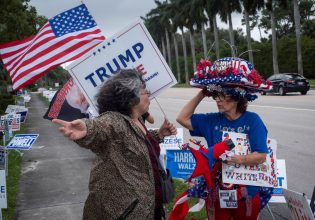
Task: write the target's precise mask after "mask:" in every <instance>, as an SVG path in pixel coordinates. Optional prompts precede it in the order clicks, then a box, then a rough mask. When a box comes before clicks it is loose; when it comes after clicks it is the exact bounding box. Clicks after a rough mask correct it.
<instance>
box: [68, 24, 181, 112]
mask: <svg viewBox="0 0 315 220" xmlns="http://www.w3.org/2000/svg"><path fill="white" fill-rule="evenodd" d="M128 68H134V69H137V70H138V71H139V72H141V73H142V74H143V79H144V80H145V82H146V85H147V88H148V89H149V90H150V92H151V94H152V97H154V96H156V95H157V94H158V93H160V92H161V91H162V90H163V89H165V88H169V87H171V86H173V85H175V84H176V83H177V81H176V79H175V77H174V75H173V73H172V71H171V70H170V68H169V67H168V65H167V63H166V61H165V60H164V58H163V56H162V55H161V53H160V51H159V49H158V47H157V46H156V44H155V43H154V41H153V39H152V37H151V36H150V34H149V32H148V30H147V29H146V27H145V26H144V24H143V22H142V21H137V22H135V23H133V24H131V25H130V26H128V27H126V28H124V29H123V30H121V31H120V32H119V33H117V34H115V35H114V36H113V37H111V38H108V39H106V40H105V41H104V42H103V43H102V44H100V45H99V46H97V47H96V48H95V49H93V50H92V51H90V52H88V53H87V54H85V55H84V56H82V57H81V58H80V59H78V60H76V61H75V62H73V63H72V64H70V65H69V66H68V67H67V69H68V71H69V72H70V74H71V75H72V77H73V79H74V80H75V82H76V84H77V85H78V86H79V87H80V89H81V91H82V92H83V93H84V95H85V97H86V98H87V100H88V102H89V104H90V105H91V106H92V107H93V109H94V110H95V112H98V111H97V108H96V105H95V101H96V100H95V96H96V94H97V93H98V90H99V88H100V86H101V85H102V83H103V82H105V81H106V80H107V79H109V78H110V77H111V76H114V75H115V73H116V72H117V71H118V70H120V69H128Z"/></svg>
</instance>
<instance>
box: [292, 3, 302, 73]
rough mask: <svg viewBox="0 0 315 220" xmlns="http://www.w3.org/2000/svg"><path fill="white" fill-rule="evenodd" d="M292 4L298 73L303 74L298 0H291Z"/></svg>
mask: <svg viewBox="0 0 315 220" xmlns="http://www.w3.org/2000/svg"><path fill="white" fill-rule="evenodd" d="M293 6H294V25H295V36H296V53H297V63H298V73H299V74H301V75H303V60H302V45H301V23H300V10H299V5H298V0H293Z"/></svg>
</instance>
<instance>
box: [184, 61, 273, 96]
mask: <svg viewBox="0 0 315 220" xmlns="http://www.w3.org/2000/svg"><path fill="white" fill-rule="evenodd" d="M190 85H191V86H193V87H199V88H207V90H208V91H209V92H210V93H212V92H214V91H217V92H224V93H226V94H228V95H231V96H234V97H245V98H246V99H247V100H248V101H254V100H255V99H256V98H257V97H258V96H257V95H256V94H255V93H257V92H261V91H267V90H270V88H271V82H269V81H264V79H263V78H262V76H261V75H260V74H259V73H258V72H257V71H256V70H255V69H254V67H253V65H252V64H251V63H250V62H248V61H247V60H244V59H241V58H237V57H224V58H221V59H219V60H216V61H214V62H213V63H212V62H211V61H209V60H206V59H201V60H200V62H199V64H198V65H197V67H196V72H195V73H194V78H193V79H191V81H190Z"/></svg>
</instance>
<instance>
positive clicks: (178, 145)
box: [154, 97, 182, 149]
mask: <svg viewBox="0 0 315 220" xmlns="http://www.w3.org/2000/svg"><path fill="white" fill-rule="evenodd" d="M154 100H155V101H156V103H157V105H158V106H159V108H160V110H161V112H162V113H163V115H164V118H165V119H166V120H168V118H167V116H166V114H165V112H164V110H163V108H162V106H161V105H160V103H159V102H158V100H157V98H156V97H154ZM174 136H175V140H176V142H177V147H178V148H179V149H182V148H181V146H180V144H179V141H178V138H177V136H176V135H174Z"/></svg>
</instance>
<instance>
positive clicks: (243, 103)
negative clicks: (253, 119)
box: [231, 96, 248, 114]
mask: <svg viewBox="0 0 315 220" xmlns="http://www.w3.org/2000/svg"><path fill="white" fill-rule="evenodd" d="M231 98H232V99H233V100H234V101H236V102H237V106H236V111H237V112H239V113H242V114H243V113H244V112H246V110H247V106H248V100H247V99H246V98H245V97H237V96H232V97H231Z"/></svg>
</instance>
